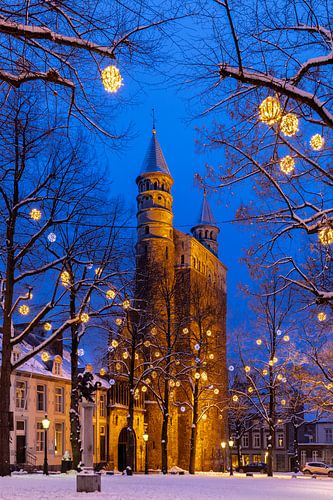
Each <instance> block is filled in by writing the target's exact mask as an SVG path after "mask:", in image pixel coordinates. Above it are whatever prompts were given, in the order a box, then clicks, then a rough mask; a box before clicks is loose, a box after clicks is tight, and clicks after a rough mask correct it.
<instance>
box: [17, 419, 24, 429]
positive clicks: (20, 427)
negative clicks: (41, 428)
mask: <svg viewBox="0 0 333 500" xmlns="http://www.w3.org/2000/svg"><path fill="white" fill-rule="evenodd" d="M16 430H17V431H25V420H17V422H16Z"/></svg>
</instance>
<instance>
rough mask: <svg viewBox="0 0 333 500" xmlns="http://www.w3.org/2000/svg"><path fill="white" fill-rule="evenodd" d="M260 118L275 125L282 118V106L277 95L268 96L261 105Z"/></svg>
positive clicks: (268, 123)
mask: <svg viewBox="0 0 333 500" xmlns="http://www.w3.org/2000/svg"><path fill="white" fill-rule="evenodd" d="M259 119H260V120H261V121H262V122H263V123H266V124H267V125H274V123H276V122H278V121H279V120H280V119H281V106H280V102H279V100H278V99H277V98H276V97H271V96H269V97H266V99H264V100H263V101H262V103H261V104H260V106H259Z"/></svg>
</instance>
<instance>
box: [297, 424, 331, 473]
mask: <svg viewBox="0 0 333 500" xmlns="http://www.w3.org/2000/svg"><path fill="white" fill-rule="evenodd" d="M298 440H299V442H298V453H299V461H300V465H301V466H302V465H304V464H305V463H306V462H317V461H318V462H325V463H327V464H331V465H333V422H332V421H321V422H305V423H304V424H302V425H301V426H300V429H299V432H298Z"/></svg>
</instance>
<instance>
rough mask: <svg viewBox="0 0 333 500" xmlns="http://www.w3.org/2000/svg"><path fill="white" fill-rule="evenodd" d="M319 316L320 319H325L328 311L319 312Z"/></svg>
mask: <svg viewBox="0 0 333 500" xmlns="http://www.w3.org/2000/svg"><path fill="white" fill-rule="evenodd" d="M317 318H318V320H319V321H325V319H326V313H324V312H320V313H318V316H317Z"/></svg>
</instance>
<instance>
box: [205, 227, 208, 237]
mask: <svg viewBox="0 0 333 500" xmlns="http://www.w3.org/2000/svg"><path fill="white" fill-rule="evenodd" d="M205 238H208V230H207V229H206V231H205Z"/></svg>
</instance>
